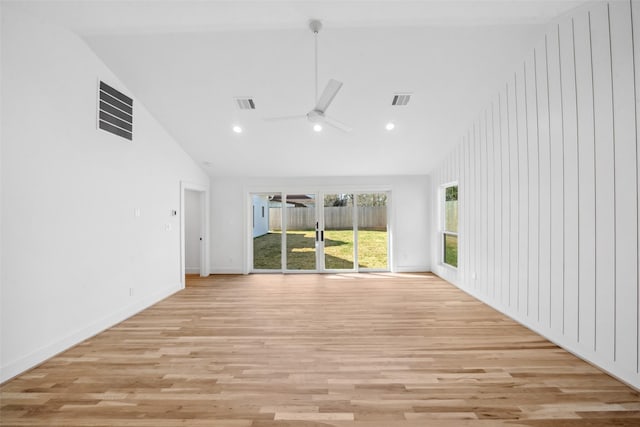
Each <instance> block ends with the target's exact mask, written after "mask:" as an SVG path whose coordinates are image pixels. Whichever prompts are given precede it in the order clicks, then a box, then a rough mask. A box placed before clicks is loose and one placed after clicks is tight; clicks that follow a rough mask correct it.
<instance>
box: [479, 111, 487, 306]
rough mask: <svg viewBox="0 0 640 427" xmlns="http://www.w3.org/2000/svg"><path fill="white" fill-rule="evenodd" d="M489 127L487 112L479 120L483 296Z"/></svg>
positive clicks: (482, 285)
mask: <svg viewBox="0 0 640 427" xmlns="http://www.w3.org/2000/svg"><path fill="white" fill-rule="evenodd" d="M486 161H487V126H486V121H485V112H483V113H482V114H481V115H480V117H479V118H478V166H479V167H478V182H479V187H480V188H479V191H478V197H479V199H480V200H479V203H478V207H479V210H478V216H479V217H480V218H479V219H480V236H479V241H478V250H479V252H478V254H479V259H480V265H479V268H478V283H479V286H480V290H481V292H482V293H483V294H485V295H486V294H487V270H486V268H487V241H488V239H487V215H486V206H487V191H486V182H485V176H486V170H487V167H486V165H487V163H486Z"/></svg>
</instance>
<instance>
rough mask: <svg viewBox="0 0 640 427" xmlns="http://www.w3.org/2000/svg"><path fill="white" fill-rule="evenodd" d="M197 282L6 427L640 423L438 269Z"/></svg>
mask: <svg viewBox="0 0 640 427" xmlns="http://www.w3.org/2000/svg"><path fill="white" fill-rule="evenodd" d="M189 285H190V286H189V287H187V289H185V290H184V291H182V292H179V293H178V294H176V295H174V296H172V297H170V298H168V299H166V300H164V301H162V302H160V303H159V304H157V305H155V306H154V307H152V308H150V309H148V310H146V311H144V312H142V313H140V314H138V315H137V316H134V317H132V318H131V319H129V320H127V321H125V322H123V323H121V324H119V325H117V326H116V327H114V328H111V329H109V330H108V331H105V332H103V333H101V334H100V335H98V336H96V337H94V338H92V339H90V340H88V341H86V342H83V343H82V344H80V345H78V346H76V347H74V348H72V349H70V350H68V351H66V352H65V353H63V354H61V355H59V356H57V357H55V358H53V359H51V360H50V361H48V362H46V363H45V364H43V365H41V366H40V367H38V368H36V369H33V370H31V371H30V372H28V373H25V374H23V375H21V376H20V377H18V378H16V379H14V380H12V381H9V382H8V383H6V384H4V385H2V387H1V388H0V391H1V393H2V403H1V405H2V406H1V411H2V412H1V422H0V424H1V425H3V426H10V425H11V426H13V425H15V426H27V425H33V426H36V425H37V426H54V425H59V426H149V427H163V426H177V425H185V426H236V427H242V426H254V427H269V426H361V427H388V426H406V427H408V426H416V427H417V426H445V427H446V426H451V427H453V426H455V427H458V426H492V425H513V426H516V425H522V426H605V425H616V426H619V425H634V426H640V394H639V393H638V392H635V391H633V390H632V389H631V388H629V387H627V386H625V385H624V384H622V383H620V382H618V381H616V380H615V379H613V378H611V377H610V376H608V375H606V374H604V373H602V372H601V371H599V370H598V369H596V368H594V367H592V366H590V365H589V364H587V363H585V362H583V361H581V360H579V359H577V358H576V357H574V356H572V355H570V354H569V353H567V352H565V351H563V350H561V349H559V348H558V347H556V346H555V345H553V344H551V343H549V342H548V341H546V340H544V339H543V338H541V337H540V336H538V335H536V334H534V333H532V332H531V331H529V330H527V329H525V328H524V327H521V326H519V325H518V324H516V323H514V322H513V321H511V320H509V319H508V318H506V317H505V316H503V315H501V314H499V313H497V312H496V311H494V310H493V309H491V308H489V307H487V306H485V305H483V304H482V303H480V302H478V301H476V300H474V299H472V298H471V297H469V296H467V295H466V294H464V293H463V292H461V291H460V290H458V289H456V288H455V287H453V286H451V285H450V284H448V283H446V282H444V281H442V280H440V279H438V278H437V277H435V276H432V275H428V274H403V275H395V274H361V275H342V276H341V275H287V276H283V275H252V276H215V277H211V278H206V279H200V278H196V279H191V280H190V281H189Z"/></svg>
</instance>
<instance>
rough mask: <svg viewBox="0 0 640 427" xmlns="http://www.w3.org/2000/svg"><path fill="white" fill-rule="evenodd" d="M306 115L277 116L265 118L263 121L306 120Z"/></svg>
mask: <svg viewBox="0 0 640 427" xmlns="http://www.w3.org/2000/svg"><path fill="white" fill-rule="evenodd" d="M306 118H307V115H306V114H296V115H294V116H277V117H265V118H264V119H263V120H266V121H268V122H281V121H285V120H297V119H306Z"/></svg>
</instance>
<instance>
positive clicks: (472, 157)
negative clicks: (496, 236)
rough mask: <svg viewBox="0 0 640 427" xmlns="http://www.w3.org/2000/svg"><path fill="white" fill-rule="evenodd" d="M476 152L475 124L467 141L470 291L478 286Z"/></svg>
mask: <svg viewBox="0 0 640 427" xmlns="http://www.w3.org/2000/svg"><path fill="white" fill-rule="evenodd" d="M476 152H477V138H476V124H475V123H474V124H473V128H472V129H471V134H470V139H469V164H470V165H471V172H470V176H469V192H470V197H469V198H470V200H471V211H469V216H470V219H471V226H470V230H469V237H470V239H471V243H470V248H469V249H470V251H471V253H472V255H471V256H470V258H469V259H470V261H471V264H470V268H471V270H470V271H469V273H470V277H469V278H470V280H471V281H470V283H469V285H470V287H471V288H472V289H476V286H477V284H478V282H477V280H476V279H477V274H476V271H478V257H477V256H476V254H477V253H478V247H477V242H478V238H477V234H478V206H477V205H476V203H477V201H478V178H477V172H476V169H477V168H478V163H477V159H476Z"/></svg>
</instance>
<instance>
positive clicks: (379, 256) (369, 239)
mask: <svg viewBox="0 0 640 427" xmlns="http://www.w3.org/2000/svg"><path fill="white" fill-rule="evenodd" d="M281 239H282V234H281V233H280V232H273V233H269V234H265V235H264V236H260V237H256V238H254V239H253V267H254V268H256V269H270V270H279V269H280V268H281V262H282V261H281V255H280V247H281ZM358 241H359V266H360V268H375V269H387V268H388V267H387V232H386V231H378V230H358ZM325 267H326V268H327V269H352V268H353V231H352V230H327V231H325ZM315 268H316V265H315V231H313V230H309V231H290V232H288V233H287V269H289V270H314V269H315Z"/></svg>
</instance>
